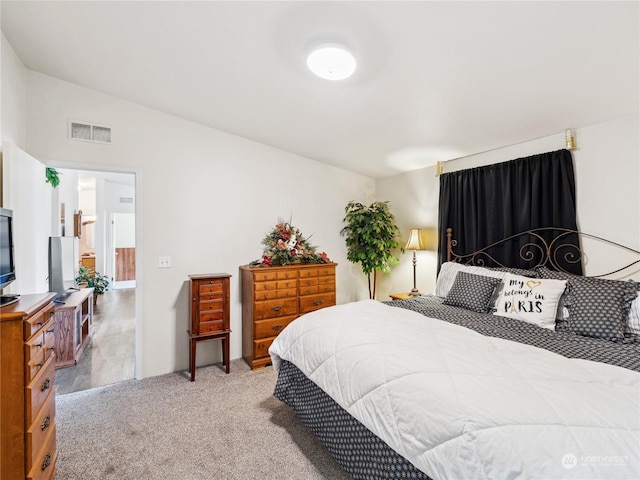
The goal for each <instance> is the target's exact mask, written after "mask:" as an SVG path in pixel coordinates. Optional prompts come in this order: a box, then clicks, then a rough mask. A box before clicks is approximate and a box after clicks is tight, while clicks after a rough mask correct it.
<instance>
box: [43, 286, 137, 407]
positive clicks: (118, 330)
mask: <svg viewBox="0 0 640 480" xmlns="http://www.w3.org/2000/svg"><path fill="white" fill-rule="evenodd" d="M135 295H136V289H135V288H129V289H118V290H109V291H107V292H105V293H104V294H103V295H100V296H99V297H98V303H97V305H96V307H95V308H94V312H93V336H92V338H91V340H90V341H89V343H88V344H87V347H86V349H85V351H84V352H83V354H82V357H81V359H80V361H79V362H78V364H77V365H75V366H72V367H67V368H61V369H58V370H56V379H55V385H56V395H62V394H65V393H71V392H77V391H80V390H88V389H90V388H95V387H100V386H103V385H109V384H112V383H117V382H122V381H124V380H129V379H131V378H133V376H134V366H135Z"/></svg>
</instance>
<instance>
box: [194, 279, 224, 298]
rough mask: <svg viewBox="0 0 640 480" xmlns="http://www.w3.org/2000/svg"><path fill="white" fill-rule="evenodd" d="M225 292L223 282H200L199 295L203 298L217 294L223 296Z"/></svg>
mask: <svg viewBox="0 0 640 480" xmlns="http://www.w3.org/2000/svg"><path fill="white" fill-rule="evenodd" d="M223 291H224V285H223V284H222V281H221V280H204V281H199V282H198V293H199V294H200V296H201V297H202V296H206V295H209V294H215V293H217V294H220V295H221V294H222V292H223ZM218 296H219V295H218Z"/></svg>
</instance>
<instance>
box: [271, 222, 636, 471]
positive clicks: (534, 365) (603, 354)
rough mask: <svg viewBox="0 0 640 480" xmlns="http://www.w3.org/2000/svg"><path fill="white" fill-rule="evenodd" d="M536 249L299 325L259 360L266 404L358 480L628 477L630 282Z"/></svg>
mask: <svg viewBox="0 0 640 480" xmlns="http://www.w3.org/2000/svg"><path fill="white" fill-rule="evenodd" d="M527 234H528V235H531V233H530V232H527ZM449 243H450V244H449V247H448V250H449V253H450V255H449V258H451V259H452V260H464V259H461V258H459V257H456V256H455V252H454V249H453V247H455V241H453V240H450V242H449ZM543 250H545V249H543ZM545 252H546V255H545V256H544V258H543V259H542V260H539V261H537V262H536V265H535V267H534V268H531V269H526V270H522V269H513V268H509V267H505V266H504V265H500V266H499V267H498V268H487V267H486V266H478V265H477V264H476V265H469V264H466V265H465V264H463V263H460V262H455V261H450V262H446V263H444V264H443V265H442V269H441V271H440V273H439V275H438V280H437V284H436V291H435V292H434V293H435V294H434V295H424V296H420V297H416V298H413V299H410V300H403V301H394V302H376V301H372V300H367V301H361V302H353V303H349V304H345V305H338V306H335V307H330V308H326V309H322V310H318V311H316V312H313V313H311V314H307V315H305V316H303V317H301V318H299V319H297V320H296V321H294V322H293V323H291V324H290V325H289V326H287V328H286V329H285V330H284V331H283V332H282V333H281V334H280V335H279V336H278V337H277V339H276V340H275V341H274V343H273V344H272V346H271V348H270V354H271V356H272V360H273V365H274V368H276V369H277V370H278V380H277V383H276V387H275V395H276V397H277V398H279V399H280V400H282V401H283V402H285V403H286V404H288V405H290V406H291V407H292V408H293V409H294V411H295V412H296V414H297V415H298V416H299V417H300V418H301V420H302V421H303V423H305V425H306V426H307V427H308V428H309V429H310V430H311V431H312V432H313V433H314V434H315V435H316V436H318V438H319V439H320V440H321V441H322V443H323V444H324V445H325V446H326V447H327V448H328V450H329V451H330V452H331V454H332V455H333V456H334V457H335V458H336V459H337V461H338V462H339V463H340V464H341V465H342V466H343V467H344V468H345V470H346V471H347V472H349V473H350V474H351V475H352V476H353V478H357V479H395V478H416V479H433V480H435V479H440V478H458V479H483V478H487V479H490V478H495V479H507V478H640V454H639V452H640V373H639V372H640V341H639V339H640V319H638V318H637V317H638V313H639V310H640V308H639V307H640V299H638V296H637V291H638V285H637V284H636V283H635V282H631V281H620V280H604V279H600V278H586V277H578V276H575V275H570V274H566V273H564V272H562V271H558V270H555V269H553V268H549V267H550V266H551V267H553V266H554V265H553V263H551V261H550V260H549V258H553V254H552V249H551V248H547V249H546V250H545ZM524 254H525V255H526V253H524ZM550 255H551V257H550ZM473 258H475V259H478V258H479V257H478V256H474V257H473ZM467 263H474V262H467ZM475 263H483V262H482V261H480V262H475ZM634 264H637V262H632V265H634Z"/></svg>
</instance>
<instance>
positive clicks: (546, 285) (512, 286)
mask: <svg viewBox="0 0 640 480" xmlns="http://www.w3.org/2000/svg"><path fill="white" fill-rule="evenodd" d="M566 286H567V281H566V280H550V279H541V278H531V277H523V276H520V275H512V274H511V273H507V274H506V275H505V277H504V279H503V280H502V289H501V291H500V295H499V296H498V300H497V301H496V311H495V312H494V315H501V316H503V317H510V318H515V319H516V320H522V321H523V322H527V323H533V324H534V325H538V326H539V327H542V328H548V329H550V330H554V329H555V325H556V313H557V310H558V303H559V302H560V297H561V296H562V294H563V293H564V290H565V288H566Z"/></svg>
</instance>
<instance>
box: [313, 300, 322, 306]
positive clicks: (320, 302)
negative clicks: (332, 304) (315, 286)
mask: <svg viewBox="0 0 640 480" xmlns="http://www.w3.org/2000/svg"><path fill="white" fill-rule="evenodd" d="M323 303H324V300H316V301H315V302H313V304H314V305H322V304H323Z"/></svg>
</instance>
